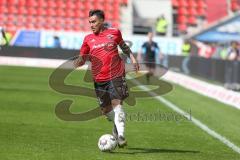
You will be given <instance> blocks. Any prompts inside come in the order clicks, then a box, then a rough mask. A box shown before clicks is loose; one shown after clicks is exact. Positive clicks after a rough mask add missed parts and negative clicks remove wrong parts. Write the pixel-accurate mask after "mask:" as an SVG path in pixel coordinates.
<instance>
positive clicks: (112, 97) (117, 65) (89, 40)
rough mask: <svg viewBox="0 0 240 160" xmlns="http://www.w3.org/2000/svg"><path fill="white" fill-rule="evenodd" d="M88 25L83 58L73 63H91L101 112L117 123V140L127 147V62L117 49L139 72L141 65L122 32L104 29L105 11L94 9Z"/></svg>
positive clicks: (114, 131) (115, 130)
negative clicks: (125, 100) (125, 105)
mask: <svg viewBox="0 0 240 160" xmlns="http://www.w3.org/2000/svg"><path fill="white" fill-rule="evenodd" d="M89 23H90V26H91V30H92V32H93V33H92V34H89V35H87V36H85V38H84V40H83V44H82V47H81V49H80V56H79V57H78V58H77V59H76V60H75V61H74V65H75V66H76V67H77V66H81V65H83V64H84V63H85V61H86V60H87V59H89V60H90V62H91V64H92V66H91V71H92V75H93V80H94V87H95V92H96V95H97V98H98V100H99V104H100V107H101V111H102V113H103V114H104V115H105V116H106V117H107V118H108V120H110V121H113V122H114V127H113V135H114V136H115V137H116V139H117V140H118V146H119V147H124V146H126V145H127V141H126V139H125V136H124V128H125V120H126V117H125V112H124V110H123V107H122V102H123V100H124V99H125V98H126V97H128V88H127V84H126V80H125V62H124V60H123V59H122V58H121V57H120V55H119V53H118V48H117V47H118V46H119V47H120V48H121V50H122V51H123V53H124V54H126V55H127V56H128V57H129V58H130V60H131V63H132V64H133V66H134V69H135V71H136V72H137V71H138V70H139V65H138V63H137V61H136V59H135V58H134V56H133V54H132V52H131V50H130V48H129V47H128V46H127V45H126V43H125V42H124V41H123V38H122V35H121V32H120V31H119V30H118V29H116V28H106V27H105V25H104V12H103V11H102V10H91V11H90V12H89Z"/></svg>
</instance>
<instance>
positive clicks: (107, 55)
mask: <svg viewBox="0 0 240 160" xmlns="http://www.w3.org/2000/svg"><path fill="white" fill-rule="evenodd" d="M122 42H123V39H122V34H121V32H120V31H119V30H118V29H115V28H106V29H105V30H103V31H102V32H100V33H99V34H89V35H87V36H86V37H85V38H84V40H83V44H82V47H81V49H80V55H81V56H82V57H83V59H86V57H88V58H89V60H90V62H91V63H92V66H91V69H92V75H93V79H94V81H96V82H104V81H109V80H112V79H114V78H116V77H120V76H124V75H125V63H124V61H123V59H122V58H121V57H120V56H119V54H118V47H117V46H118V45H119V44H120V43H122Z"/></svg>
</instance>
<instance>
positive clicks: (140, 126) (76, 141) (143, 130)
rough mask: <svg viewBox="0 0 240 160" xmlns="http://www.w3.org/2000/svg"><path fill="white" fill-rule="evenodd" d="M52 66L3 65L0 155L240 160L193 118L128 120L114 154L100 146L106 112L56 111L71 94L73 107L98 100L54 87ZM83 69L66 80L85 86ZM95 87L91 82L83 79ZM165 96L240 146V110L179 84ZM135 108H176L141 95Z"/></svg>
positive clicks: (17, 159)
mask: <svg viewBox="0 0 240 160" xmlns="http://www.w3.org/2000/svg"><path fill="white" fill-rule="evenodd" d="M52 71H53V69H41V68H25V67H9V66H1V67H0V102H1V104H0V159H1V160H2V159H3V160H35V159H36V160H55V159H56V160H66V159H67V160H79V159H92V160H96V159H97V160H104V159H109V160H112V159H118V160H120V159H124V160H125V159H127V160H128V159H136V158H137V159H141V160H146V159H148V160H150V159H160V160H161V159H173V160H180V159H181V160H182V159H184V160H188V159H195V160H203V159H204V160H205V159H218V160H226V159H231V160H234V159H236V160H237V159H240V155H239V154H238V153H236V152H234V151H233V150H231V149H230V148H228V147H227V146H225V145H224V144H222V143H221V142H220V141H218V140H217V139H215V138H213V137H211V136H209V135H208V134H207V133H205V132H204V131H202V130H201V129H199V128H198V127H196V126H195V125H194V124H193V123H192V122H191V121H189V120H186V119H185V120H181V121H178V122H177V121H174V120H173V119H172V120H169V121H168V120H166V119H165V120H157V121H137V120H132V121H130V120H128V121H127V126H126V137H127V139H128V147H127V148H125V149H116V150H114V151H113V152H112V153H102V152H100V151H99V150H98V147H97V141H98V138H99V137H100V136H101V135H103V134H105V133H111V129H112V124H111V123H109V122H108V121H107V120H106V119H105V118H104V117H100V118H97V119H94V120H90V121H86V122H66V121H62V120H60V119H58V118H57V117H56V115H55V112H54V109H55V105H56V104H57V103H58V102H59V101H61V100H63V99H72V100H74V104H73V106H72V108H71V111H72V112H81V111H86V110H88V109H91V108H95V107H96V106H97V105H98V104H97V100H96V99H95V98H88V97H84V96H72V95H63V94H60V93H57V92H55V91H53V90H52V89H50V87H49V85H48V78H49V76H50V74H51V73H52ZM82 75H83V72H82V71H74V72H73V73H72V74H71V75H70V76H69V77H68V78H67V80H66V83H71V84H75V85H83V82H82V81H81V79H82V78H81V76H82ZM84 86H88V87H92V84H84ZM164 98H166V99H167V100H169V101H171V102H172V103H174V104H176V105H178V106H179V107H181V109H183V110H184V111H186V112H189V110H190V109H191V113H192V116H194V117H195V118H197V119H199V120H200V121H202V122H203V123H205V124H206V125H208V126H209V127H210V128H211V129H213V130H215V131H216V132H218V133H220V134H221V135H223V136H225V137H227V138H228V139H229V140H231V141H232V142H234V143H235V144H236V145H238V146H240V137H239V133H240V127H239V121H240V116H239V115H240V111H239V110H237V109H234V108H232V107H230V106H227V105H224V104H222V103H219V102H217V101H215V100H212V99H209V98H207V97H204V96H201V95H199V94H196V93H194V92H192V91H189V90H186V89H184V88H182V87H180V86H177V85H174V89H173V90H172V91H171V92H170V93H168V94H167V95H164ZM125 110H126V111H127V113H128V114H129V115H131V114H135V113H138V112H139V113H156V112H159V111H160V112H161V113H166V114H171V113H174V112H173V111H172V110H170V109H169V108H167V107H166V106H165V105H164V104H162V103H160V102H159V101H157V100H155V99H154V98H142V99H137V104H136V106H133V107H132V106H127V105H126V104H125Z"/></svg>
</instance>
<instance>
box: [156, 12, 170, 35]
mask: <svg viewBox="0 0 240 160" xmlns="http://www.w3.org/2000/svg"><path fill="white" fill-rule="evenodd" d="M167 27H168V22H167V20H166V18H165V16H164V15H161V16H160V17H159V18H158V19H157V22H156V32H157V35H160V36H166V34H167Z"/></svg>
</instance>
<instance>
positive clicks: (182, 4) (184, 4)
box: [178, 0, 188, 7]
mask: <svg viewBox="0 0 240 160" xmlns="http://www.w3.org/2000/svg"><path fill="white" fill-rule="evenodd" d="M178 3H179V7H187V6H188V3H187V1H186V0H178Z"/></svg>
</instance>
